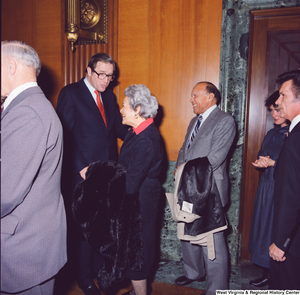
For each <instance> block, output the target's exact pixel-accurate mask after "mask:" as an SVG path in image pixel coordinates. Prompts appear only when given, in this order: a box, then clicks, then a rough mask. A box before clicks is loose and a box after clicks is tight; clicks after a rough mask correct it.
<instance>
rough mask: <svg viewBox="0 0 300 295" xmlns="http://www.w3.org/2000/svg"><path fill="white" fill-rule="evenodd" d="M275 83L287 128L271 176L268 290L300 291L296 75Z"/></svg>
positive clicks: (299, 97)
mask: <svg viewBox="0 0 300 295" xmlns="http://www.w3.org/2000/svg"><path fill="white" fill-rule="evenodd" d="M276 82H277V83H278V84H279V87H280V90H279V93H280V96H279V98H278V100H277V101H276V104H277V105H278V108H279V109H280V115H281V117H283V118H285V119H287V120H290V121H291V125H290V127H289V135H288V137H287V138H286V140H285V142H284V145H283V147H282V150H281V153H280V155H279V158H278V161H277V165H276V169H275V173H274V179H275V189H274V191H275V193H274V223H273V231H272V240H273V243H272V245H271V246H270V248H269V253H270V257H271V258H272V259H273V260H272V263H271V283H272V285H271V288H272V289H281V290H286V289H290V290H291V289H294V290H300V71H299V70H297V71H291V72H286V73H283V74H281V75H280V76H279V77H278V78H277V81H276Z"/></svg>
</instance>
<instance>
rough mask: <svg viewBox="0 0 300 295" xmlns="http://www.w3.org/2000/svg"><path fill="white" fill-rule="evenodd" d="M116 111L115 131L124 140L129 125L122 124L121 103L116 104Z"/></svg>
mask: <svg viewBox="0 0 300 295" xmlns="http://www.w3.org/2000/svg"><path fill="white" fill-rule="evenodd" d="M115 112H116V122H115V133H116V135H117V137H118V138H120V139H122V140H124V138H125V136H126V134H127V131H128V128H129V126H127V125H123V124H122V116H121V113H120V109H119V105H118V104H117V103H116V106H115Z"/></svg>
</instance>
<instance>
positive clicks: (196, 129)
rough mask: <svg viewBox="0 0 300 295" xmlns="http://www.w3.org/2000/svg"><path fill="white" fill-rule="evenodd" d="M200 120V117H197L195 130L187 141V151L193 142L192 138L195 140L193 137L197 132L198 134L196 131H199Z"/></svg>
mask: <svg viewBox="0 0 300 295" xmlns="http://www.w3.org/2000/svg"><path fill="white" fill-rule="evenodd" d="M202 119H203V117H202V115H199V117H198V119H197V123H196V125H195V128H194V130H193V132H192V134H191V137H190V140H189V143H188V147H187V150H188V149H189V148H190V146H191V144H192V142H193V140H194V138H195V136H196V134H197V132H198V130H199V128H200V125H201V122H202Z"/></svg>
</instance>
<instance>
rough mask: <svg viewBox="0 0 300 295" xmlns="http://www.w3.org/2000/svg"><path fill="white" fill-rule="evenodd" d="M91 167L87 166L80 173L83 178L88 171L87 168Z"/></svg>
mask: <svg viewBox="0 0 300 295" xmlns="http://www.w3.org/2000/svg"><path fill="white" fill-rule="evenodd" d="M88 168H89V166H86V167H85V168H83V169H82V170H81V171H80V172H79V173H80V176H81V177H82V178H83V180H85V173H86V171H87V169H88Z"/></svg>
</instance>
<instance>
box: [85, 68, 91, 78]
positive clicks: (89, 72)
mask: <svg viewBox="0 0 300 295" xmlns="http://www.w3.org/2000/svg"><path fill="white" fill-rule="evenodd" d="M86 72H87V74H88V76H92V69H91V68H90V67H87V68H86Z"/></svg>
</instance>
